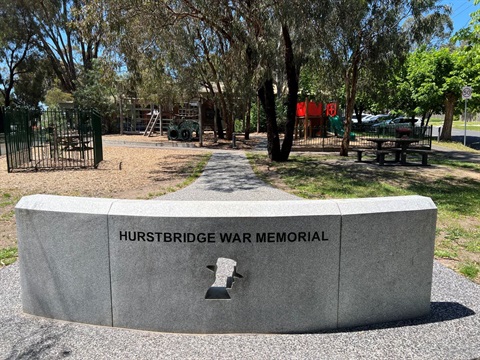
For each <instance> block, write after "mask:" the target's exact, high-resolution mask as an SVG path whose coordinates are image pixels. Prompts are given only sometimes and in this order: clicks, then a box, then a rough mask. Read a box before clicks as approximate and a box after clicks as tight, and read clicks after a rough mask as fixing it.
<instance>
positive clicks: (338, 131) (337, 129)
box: [328, 115, 355, 141]
mask: <svg viewBox="0 0 480 360" xmlns="http://www.w3.org/2000/svg"><path fill="white" fill-rule="evenodd" d="M328 119H329V120H330V132H333V133H335V135H337V136H338V137H343V134H344V133H345V130H344V129H343V123H342V120H341V119H340V116H338V115H337V116H333V117H332V116H329V117H328ZM350 140H351V141H354V140H355V133H354V132H350Z"/></svg>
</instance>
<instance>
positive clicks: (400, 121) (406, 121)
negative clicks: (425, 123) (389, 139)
mask: <svg viewBox="0 0 480 360" xmlns="http://www.w3.org/2000/svg"><path fill="white" fill-rule="evenodd" d="M421 121H422V120H421V119H419V118H413V119H412V117H411V116H408V117H407V116H399V117H397V118H395V119H393V120H392V124H411V125H412V126H415V125H420V123H421Z"/></svg>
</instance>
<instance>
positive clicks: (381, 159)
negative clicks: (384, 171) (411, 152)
mask: <svg viewBox="0 0 480 360" xmlns="http://www.w3.org/2000/svg"><path fill="white" fill-rule="evenodd" d="M355 151H356V152H357V161H358V162H362V156H363V154H364V153H366V154H372V155H375V159H376V161H378V163H379V165H383V164H385V155H386V154H389V153H391V152H392V151H390V149H388V150H387V149H384V150H377V149H355Z"/></svg>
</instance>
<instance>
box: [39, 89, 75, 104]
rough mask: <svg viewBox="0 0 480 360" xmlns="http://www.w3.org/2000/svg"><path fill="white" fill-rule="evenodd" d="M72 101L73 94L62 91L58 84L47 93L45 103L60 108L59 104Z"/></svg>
mask: <svg viewBox="0 0 480 360" xmlns="http://www.w3.org/2000/svg"><path fill="white" fill-rule="evenodd" d="M72 101H73V96H72V94H70V93H67V92H64V91H62V90H61V89H60V88H59V87H58V86H57V85H54V86H52V87H51V88H50V89H48V90H47V92H46V94H45V105H47V106H48V107H49V108H52V109H58V106H59V104H61V103H66V102H72Z"/></svg>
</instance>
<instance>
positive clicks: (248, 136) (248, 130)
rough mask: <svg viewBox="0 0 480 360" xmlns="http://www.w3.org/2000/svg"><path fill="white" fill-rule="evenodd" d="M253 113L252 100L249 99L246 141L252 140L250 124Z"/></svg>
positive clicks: (246, 117) (246, 118)
mask: <svg viewBox="0 0 480 360" xmlns="http://www.w3.org/2000/svg"><path fill="white" fill-rule="evenodd" d="M251 111H252V99H251V98H250V97H249V98H248V102H247V113H246V114H245V115H246V116H245V140H250V122H251V114H250V112H251Z"/></svg>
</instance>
